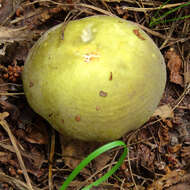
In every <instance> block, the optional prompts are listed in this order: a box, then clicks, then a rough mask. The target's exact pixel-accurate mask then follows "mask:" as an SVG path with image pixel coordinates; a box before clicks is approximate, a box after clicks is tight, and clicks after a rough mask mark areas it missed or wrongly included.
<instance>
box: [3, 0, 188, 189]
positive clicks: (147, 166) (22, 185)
mask: <svg viewBox="0 0 190 190" xmlns="http://www.w3.org/2000/svg"><path fill="white" fill-rule="evenodd" d="M97 14H104V15H110V16H111V15H116V16H118V17H120V18H123V19H126V20H131V21H134V22H136V23H138V24H139V25H140V27H141V28H142V29H143V30H144V31H145V32H146V33H148V35H149V36H150V37H151V38H152V39H153V40H154V42H155V43H156V44H157V46H158V47H159V48H160V50H161V52H162V54H163V56H164V58H165V62H166V66H167V85H166V89H165V92H164V95H163V98H162V100H161V102H160V104H159V106H158V108H157V110H156V111H155V114H154V115H153V116H152V117H151V118H150V119H149V121H148V122H147V123H145V124H144V125H143V126H142V127H141V128H139V129H137V130H135V131H131V132H130V133H128V134H126V135H125V136H123V137H122V138H121V140H123V141H124V142H125V143H126V145H127V147H128V149H129V153H128V155H127V157H126V158H125V161H124V162H123V164H122V165H121V167H120V168H119V169H118V170H117V172H116V173H114V174H113V175H112V176H111V177H110V178H109V179H108V180H107V181H105V182H103V183H102V184H101V185H99V186H98V187H96V188H93V189H98V190H108V189H113V190H188V189H190V3H189V2H188V1H187V0H182V1H181V0H173V1H160V0H156V1H153V0H96V1H95V0H0V189H2V190H13V189H15V190H16V189H17V190H32V189H33V190H48V189H49V190H58V189H59V188H60V187H61V185H62V184H63V182H64V181H65V179H66V178H67V177H68V176H69V174H70V173H71V172H72V171H73V169H74V168H75V167H76V166H77V165H78V164H79V163H80V161H81V160H82V159H83V158H85V157H86V156H87V155H88V154H89V153H90V152H92V151H93V150H95V149H96V148H97V147H99V146H100V145H102V144H98V143H88V146H86V143H84V142H79V141H72V142H70V143H65V142H64V139H63V137H62V136H61V135H60V134H58V133H57V132H56V131H54V130H53V129H52V128H51V126H50V125H49V124H48V123H47V122H46V121H45V120H44V119H43V118H41V117H40V116H39V115H37V114H36V113H35V112H33V111H32V109H31V108H30V107H29V105H28V104H27V101H26V98H25V96H24V92H23V88H22V80H21V73H22V70H23V67H24V62H25V60H26V57H27V54H28V52H29V50H30V49H31V47H32V46H33V44H34V43H35V42H36V41H37V40H38V38H39V37H40V36H41V35H42V34H43V33H44V32H45V31H47V30H48V29H49V28H51V27H52V26H54V25H57V24H59V23H61V22H65V21H69V20H74V19H79V18H84V17H87V16H91V15H97ZM158 82H159V81H158ZM122 151H123V150H122V149H121V148H116V149H114V151H113V150H112V151H108V152H106V153H104V154H102V155H101V156H99V157H97V158H96V159H95V160H93V161H92V162H91V163H90V164H89V165H88V166H87V167H85V169H83V170H82V171H81V173H80V174H79V175H78V176H77V177H76V178H75V179H74V180H73V181H72V182H71V183H70V185H69V187H68V188H67V189H68V190H72V189H73V190H76V189H82V187H84V186H86V185H87V184H90V183H92V182H93V181H95V180H97V179H98V178H100V177H101V176H103V175H104V174H105V173H106V172H107V171H108V170H110V168H111V167H112V165H113V163H115V162H117V160H118V159H119V157H120V155H121V154H122Z"/></svg>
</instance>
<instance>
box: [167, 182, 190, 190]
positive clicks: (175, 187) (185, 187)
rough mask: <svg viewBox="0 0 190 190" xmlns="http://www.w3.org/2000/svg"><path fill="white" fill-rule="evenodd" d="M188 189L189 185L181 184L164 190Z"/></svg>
mask: <svg viewBox="0 0 190 190" xmlns="http://www.w3.org/2000/svg"><path fill="white" fill-rule="evenodd" d="M189 189H190V185H188V184H185V183H181V184H177V185H174V186H172V187H169V188H167V189H166V190H189Z"/></svg>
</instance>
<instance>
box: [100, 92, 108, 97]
mask: <svg viewBox="0 0 190 190" xmlns="http://www.w3.org/2000/svg"><path fill="white" fill-rule="evenodd" d="M99 95H100V96H102V97H106V96H107V95H108V93H107V92H104V91H103V90H101V91H100V92H99Z"/></svg>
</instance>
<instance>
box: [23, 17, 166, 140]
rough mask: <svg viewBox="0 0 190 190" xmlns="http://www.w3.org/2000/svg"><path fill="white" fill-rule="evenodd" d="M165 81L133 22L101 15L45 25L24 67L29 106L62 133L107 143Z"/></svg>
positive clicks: (144, 114)
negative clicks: (45, 28)
mask: <svg viewBox="0 0 190 190" xmlns="http://www.w3.org/2000/svg"><path fill="white" fill-rule="evenodd" d="M165 83H166V68H165V62H164V59H163V56H162V55H161V53H160V51H159V49H158V48H157V47H156V45H155V43H154V42H153V41H152V39H151V38H150V37H149V36H148V35H147V34H146V33H145V32H144V31H142V30H141V29H140V28H139V27H138V26H137V25H136V24H135V23H133V22H130V21H125V20H123V19H120V18H117V17H111V16H100V15H99V16H92V17H86V18H83V19H80V20H74V21H70V22H69V23H67V24H64V23H62V24H59V25H57V26H55V27H53V28H52V29H50V30H48V31H47V32H46V33H45V34H44V35H42V37H41V38H40V39H39V40H38V41H37V42H36V44H35V45H34V47H33V48H32V49H31V51H30V53H29V55H28V57H27V60H26V63H25V65H24V71H23V85H24V92H25V95H26V98H27V100H28V102H29V104H30V106H31V107H32V108H33V109H34V110H35V111H36V112H37V113H38V114H39V115H41V116H42V117H43V118H45V119H46V120H47V121H48V122H49V123H50V124H51V125H52V127H54V128H55V129H56V130H57V131H59V132H60V133H62V134H63V135H65V136H68V137H71V138H76V139H81V140H85V141H111V140H114V139H118V138H120V137H121V136H122V135H124V134H125V133H126V132H128V131H130V130H133V129H136V128H138V127H140V126H141V125H143V124H144V123H145V122H146V121H147V120H148V119H149V117H150V116H151V115H152V114H153V112H154V111H155V109H156V107H157V105H158V103H159V101H160V99H161V97H162V94H163V91H164V87H165Z"/></svg>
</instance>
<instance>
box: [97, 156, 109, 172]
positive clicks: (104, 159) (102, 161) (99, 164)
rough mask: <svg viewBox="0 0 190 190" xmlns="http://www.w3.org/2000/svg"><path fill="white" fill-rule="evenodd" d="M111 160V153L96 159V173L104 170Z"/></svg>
mask: <svg viewBox="0 0 190 190" xmlns="http://www.w3.org/2000/svg"><path fill="white" fill-rule="evenodd" d="M111 159H112V157H111V155H110V154H109V152H105V153H103V154H101V155H99V156H98V157H97V158H95V159H94V161H95V165H94V167H95V168H96V171H98V170H100V169H101V168H103V167H104V166H105V165H106V164H107V163H108V162H109V161H110V160H111Z"/></svg>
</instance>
